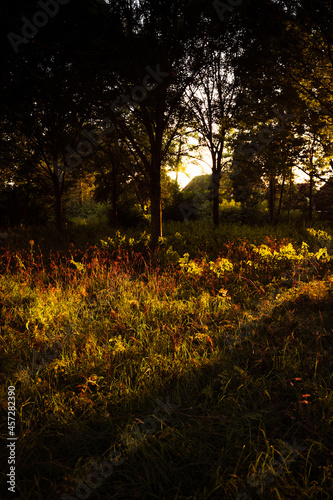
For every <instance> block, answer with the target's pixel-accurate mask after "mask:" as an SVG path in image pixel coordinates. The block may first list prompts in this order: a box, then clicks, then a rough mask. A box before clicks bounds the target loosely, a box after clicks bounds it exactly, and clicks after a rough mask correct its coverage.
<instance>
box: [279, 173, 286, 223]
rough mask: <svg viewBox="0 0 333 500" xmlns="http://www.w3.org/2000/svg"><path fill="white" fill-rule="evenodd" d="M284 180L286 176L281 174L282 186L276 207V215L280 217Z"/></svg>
mask: <svg viewBox="0 0 333 500" xmlns="http://www.w3.org/2000/svg"><path fill="white" fill-rule="evenodd" d="M285 181H286V176H285V174H283V180H282V186H281V192H280V199H279V207H278V212H277V216H278V217H280V214H281V207H282V200H283V193H284V185H285Z"/></svg>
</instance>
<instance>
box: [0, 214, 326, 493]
mask: <svg viewBox="0 0 333 500" xmlns="http://www.w3.org/2000/svg"><path fill="white" fill-rule="evenodd" d="M332 235H333V232H332V230H330V229H329V228H325V230H321V229H318V228H316V229H314V228H307V227H305V226H299V227H291V226H288V227H287V226H276V227H274V228H269V227H249V226H242V225H235V224H234V225H231V224H225V225H223V227H221V228H220V229H219V230H215V229H214V228H213V227H211V226H210V225H208V224H204V223H201V222H196V223H189V224H185V223H183V224H181V223H177V224H176V223H173V224H169V225H168V226H167V227H166V232H165V237H164V238H162V239H161V241H160V246H159V248H158V249H157V250H156V251H155V252H154V253H151V252H150V250H149V236H147V234H146V233H143V234H141V235H140V234H138V233H137V232H134V231H132V232H128V234H127V235H124V234H122V233H121V232H118V233H115V234H112V235H110V236H107V235H106V236H105V235H104V236H101V235H96V234H93V232H92V234H91V235H90V236H89V237H88V240H89V243H88V244H87V245H84V244H83V241H84V238H83V236H82V235H76V238H75V235H74V234H72V235H70V236H68V237H67V238H64V240H63V241H62V240H61V241H60V240H58V241H56V235H54V236H53V239H52V237H51V236H50V237H42V236H41V235H40V234H39V233H38V232H37V233H35V234H32V233H31V234H30V233H29V232H26V233H25V234H24V235H23V236H22V235H21V237H19V236H18V235H15V234H14V233H13V234H11V239H10V242H9V243H8V245H7V246H6V247H4V248H2V250H1V254H0V255H1V256H0V268H1V275H0V305H1V325H0V326H1V335H0V362H1V365H0V375H1V381H2V384H1V421H0V422H1V441H2V444H3V446H2V448H1V464H3V466H2V467H1V492H0V498H1V499H2V498H4V499H5V498H21V499H24V500H25V499H27V500H28V499H29V500H37V499H38V500H45V499H48V500H53V499H59V500H60V499H62V500H71V499H77V498H79V499H86V498H92V499H95V498H96V499H110V498H114V499H119V500H125V499H142V500H143V499H149V500H150V499H166V500H169V499H170V500H171V499H172V500H176V499H177V500H185V499H188V500H189V499H192V500H194V499H197V500H199V499H200V500H201V499H207V500H208V499H211V500H213V499H215V500H217V499H237V500H247V499H256V498H265V499H289V498H290V499H295V498H297V499H303V498H304V499H329V498H332V491H333V452H332V449H333V448H332V445H333V435H332V434H333V430H332V416H333V397H332V390H331V389H332V366H333V365H332V363H333V361H332V360H333V342H332V331H333V257H332V253H333V240H332ZM43 238H44V239H43ZM9 386H10V387H15V391H12V392H11V393H10V394H11V395H12V393H13V392H14V394H15V399H16V415H15V436H16V437H17V441H16V442H15V483H16V487H15V491H16V493H12V492H9V491H8V487H9V485H8V484H7V483H6V482H7V480H8V476H6V474H8V473H9V468H10V465H9V464H8V457H9V455H10V448H9V447H7V442H8V440H7V437H8V433H9V431H8V424H7V400H8V387H9ZM11 429H12V430H13V428H11Z"/></svg>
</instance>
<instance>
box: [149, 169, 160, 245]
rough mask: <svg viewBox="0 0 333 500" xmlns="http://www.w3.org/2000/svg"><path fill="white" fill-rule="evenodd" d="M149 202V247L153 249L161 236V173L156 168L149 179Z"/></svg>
mask: <svg viewBox="0 0 333 500" xmlns="http://www.w3.org/2000/svg"><path fill="white" fill-rule="evenodd" d="M150 202H151V246H152V248H153V249H155V248H156V246H157V244H158V239H159V237H160V236H162V200H161V171H160V168H158V169H157V168H156V169H155V171H154V172H153V173H152V176H151V179H150Z"/></svg>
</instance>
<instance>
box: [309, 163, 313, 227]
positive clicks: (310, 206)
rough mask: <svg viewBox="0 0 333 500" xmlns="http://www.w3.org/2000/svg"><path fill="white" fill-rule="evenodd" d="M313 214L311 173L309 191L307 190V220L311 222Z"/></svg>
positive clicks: (311, 175) (311, 174)
mask: <svg viewBox="0 0 333 500" xmlns="http://www.w3.org/2000/svg"><path fill="white" fill-rule="evenodd" d="M312 212H313V172H312V171H311V173H310V189H309V220H312Z"/></svg>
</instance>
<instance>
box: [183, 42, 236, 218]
mask: <svg viewBox="0 0 333 500" xmlns="http://www.w3.org/2000/svg"><path fill="white" fill-rule="evenodd" d="M223 46H224V51H223V52H220V51H219V50H216V49H215V48H214V46H213V47H212V44H211V43H210V44H209V45H208V46H207V48H206V58H207V60H208V61H209V65H208V66H207V67H205V68H203V70H202V71H200V72H199V74H198V76H197V78H196V80H195V82H194V85H192V86H191V88H190V89H189V93H188V104H189V106H190V107H191V111H192V115H193V119H194V122H195V124H194V126H195V130H196V131H197V132H199V134H200V136H201V144H202V145H203V146H206V147H207V148H208V149H209V152H210V155H211V159H212V188H213V193H212V194H211V197H212V199H213V222H214V224H215V225H216V226H218V225H219V202H220V200H219V191H220V178H221V172H222V170H223V167H225V166H226V165H227V164H228V161H226V162H224V163H223V162H222V160H223V157H224V156H225V148H226V144H227V140H228V134H230V132H231V130H232V128H233V126H234V120H233V118H234V111H235V94H236V92H237V89H238V87H237V83H236V80H235V76H234V74H233V65H232V59H231V56H230V54H229V53H228V52H227V45H226V43H224V44H223Z"/></svg>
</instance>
